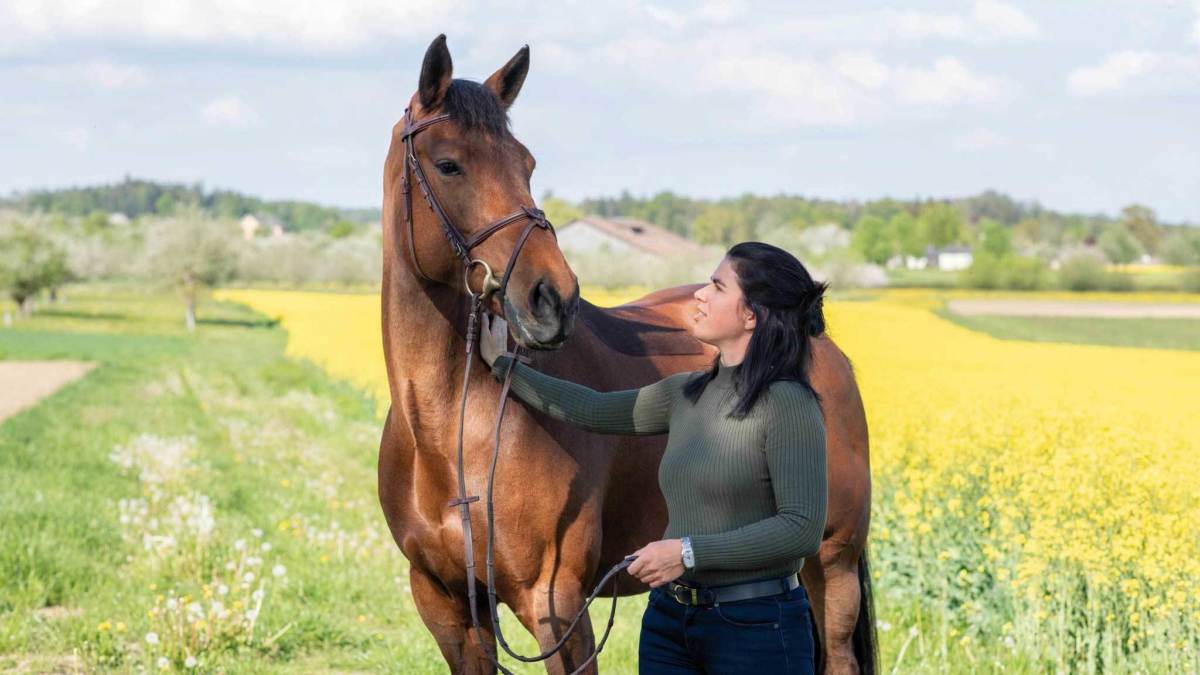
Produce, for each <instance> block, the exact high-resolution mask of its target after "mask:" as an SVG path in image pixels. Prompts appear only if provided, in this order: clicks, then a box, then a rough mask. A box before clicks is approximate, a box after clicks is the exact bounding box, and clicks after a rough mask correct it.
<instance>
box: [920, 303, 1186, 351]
mask: <svg viewBox="0 0 1200 675" xmlns="http://www.w3.org/2000/svg"><path fill="white" fill-rule="evenodd" d="M936 313H937V315H938V316H940V317H942V318H944V319H947V320H949V321H953V322H954V323H957V324H958V325H960V326H963V327H965V328H970V329H971V330H976V331H980V332H983V333H987V334H988V335H992V336H994V337H998V338H1000V339H1002V340H1031V341H1034V342H1064V343H1069V344H1081V345H1107V346H1111V347H1143V348H1155V349H1187V350H1200V320H1197V319H1101V318H1093V317H1022V316H964V315H961V314H955V313H954V312H951V311H949V310H946V309H942V310H939V311H938V312H936Z"/></svg>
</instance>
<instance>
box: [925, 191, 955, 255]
mask: <svg viewBox="0 0 1200 675" xmlns="http://www.w3.org/2000/svg"><path fill="white" fill-rule="evenodd" d="M917 220H918V222H919V223H920V232H921V238H922V239H923V240H924V241H923V243H926V244H933V245H934V246H937V247H938V248H942V247H944V246H946V245H948V244H951V243H953V242H956V241H958V239H959V237H961V236H962V214H960V213H959V212H958V209H956V208H954V207H953V206H951V205H950V204H945V203H940V202H931V203H929V204H926V205H925V207H924V208H922V209H921V215H920V216H919V217H918V219H917Z"/></svg>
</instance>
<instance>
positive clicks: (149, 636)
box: [146, 631, 158, 645]
mask: <svg viewBox="0 0 1200 675" xmlns="http://www.w3.org/2000/svg"><path fill="white" fill-rule="evenodd" d="M146 644H151V645H156V644H158V633H155V632H154V631H150V632H149V633H146Z"/></svg>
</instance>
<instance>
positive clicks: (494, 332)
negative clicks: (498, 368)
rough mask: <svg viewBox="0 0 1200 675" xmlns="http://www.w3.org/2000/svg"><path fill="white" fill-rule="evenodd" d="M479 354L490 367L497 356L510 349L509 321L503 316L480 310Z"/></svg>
mask: <svg viewBox="0 0 1200 675" xmlns="http://www.w3.org/2000/svg"><path fill="white" fill-rule="evenodd" d="M479 320H480V327H481V328H482V330H480V331H479V356H480V357H482V358H483V360H484V361H485V362H486V363H487V364H488V367H489V368H490V367H491V366H492V363H493V362H495V360H496V357H497V356H500V355H501V354H503V353H504V352H506V351H508V322H507V321H505V320H504V318H503V317H499V316H492V315H491V314H489V313H488V312H486V311H484V312H480V315H479Z"/></svg>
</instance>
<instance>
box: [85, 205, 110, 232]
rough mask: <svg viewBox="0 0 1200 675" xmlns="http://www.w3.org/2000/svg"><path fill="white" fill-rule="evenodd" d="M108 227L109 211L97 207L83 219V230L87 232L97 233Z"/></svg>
mask: <svg viewBox="0 0 1200 675" xmlns="http://www.w3.org/2000/svg"><path fill="white" fill-rule="evenodd" d="M106 229H108V213H106V212H105V211H102V210H100V209H96V210H95V211H92V212H91V213H89V214H88V215H87V217H86V218H84V219H83V231H84V233H86V234H97V233H100V232H103V231H104V230H106Z"/></svg>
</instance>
